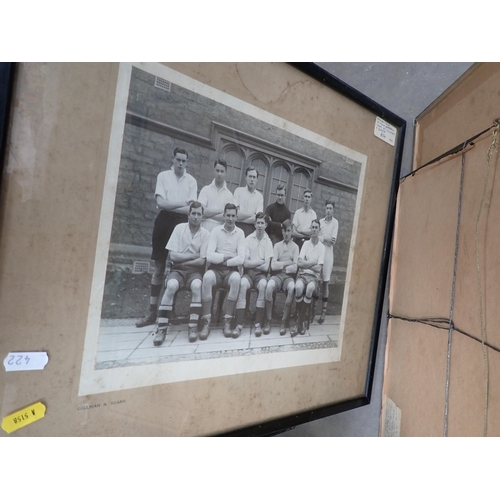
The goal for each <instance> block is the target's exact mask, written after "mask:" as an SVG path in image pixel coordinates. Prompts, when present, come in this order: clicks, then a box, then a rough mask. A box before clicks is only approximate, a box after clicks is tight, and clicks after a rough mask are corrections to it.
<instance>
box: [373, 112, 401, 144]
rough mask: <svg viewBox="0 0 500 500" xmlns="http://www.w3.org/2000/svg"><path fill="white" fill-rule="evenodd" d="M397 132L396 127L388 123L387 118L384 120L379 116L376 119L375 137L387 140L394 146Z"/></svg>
mask: <svg viewBox="0 0 500 500" xmlns="http://www.w3.org/2000/svg"><path fill="white" fill-rule="evenodd" d="M396 132H397V129H396V127H393V126H392V125H391V124H390V123H387V122H386V121H385V120H382V118H379V117H378V116H377V118H376V120H375V130H374V131H373V133H374V134H375V137H378V138H379V139H382V140H383V141H385V142H387V144H390V145H391V146H394V144H396Z"/></svg>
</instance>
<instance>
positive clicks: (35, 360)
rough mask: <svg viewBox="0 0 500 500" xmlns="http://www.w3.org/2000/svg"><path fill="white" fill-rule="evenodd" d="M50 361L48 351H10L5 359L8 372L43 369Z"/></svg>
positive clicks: (4, 362)
mask: <svg viewBox="0 0 500 500" xmlns="http://www.w3.org/2000/svg"><path fill="white" fill-rule="evenodd" d="M48 362H49V357H48V356H47V353H46V352H9V354H7V357H6V358H5V359H4V360H3V366H5V371H7V372H21V371H27V370H43V369H44V368H45V365H46V364H47V363H48Z"/></svg>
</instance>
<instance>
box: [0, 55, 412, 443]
mask: <svg viewBox="0 0 500 500" xmlns="http://www.w3.org/2000/svg"><path fill="white" fill-rule="evenodd" d="M289 65H290V66H291V67H293V68H295V69H297V70H299V71H300V72H301V73H303V74H304V75H307V77H310V78H312V79H314V80H315V81H316V82H319V83H321V85H322V86H324V87H325V88H326V89H329V90H331V91H333V92H335V93H337V94H339V95H340V96H343V97H345V98H347V99H348V100H349V101H351V102H353V103H355V104H356V105H359V106H360V107H361V108H362V109H363V110H366V111H368V112H369V113H370V115H371V116H373V117H378V118H381V119H383V120H384V121H385V122H386V123H387V124H389V125H391V126H392V127H394V129H395V131H396V134H395V136H396V139H395V144H393V146H394V163H393V165H391V166H390V168H391V172H392V174H391V183H390V189H389V191H390V195H389V198H388V199H387V207H384V210H385V208H386V209H387V210H386V213H387V216H386V220H385V230H384V235H383V249H382V255H381V259H380V263H379V267H378V283H377V290H376V299H375V303H374V309H373V318H374V320H373V325H372V327H371V337H370V348H369V359H368V363H367V371H366V375H365V376H364V380H365V383H364V394H363V395H362V396H361V397H354V398H350V399H346V400H342V401H337V402H335V403H332V404H327V405H324V406H320V407H316V408H314V409H312V410H307V411H301V412H297V413H296V414H293V415H288V416H284V417H280V418H276V419H271V420H267V421H263V422H261V423H258V424H256V425H250V426H241V427H239V428H236V429H234V430H230V431H227V432H216V433H213V434H211V435H217V436H227V437H231V436H270V435H275V434H278V433H280V432H283V431H284V430H286V429H289V428H291V427H295V426H296V425H299V424H302V423H306V422H310V421H312V420H316V419H319V418H324V417H326V416H329V415H334V414H336V413H340V412H344V411H348V410H351V409H354V408H358V407H361V406H364V405H367V404H369V403H370V400H371V395H372V390H373V378H374V370H375V360H376V356H377V345H378V340H379V331H380V328H381V323H382V319H383V301H384V296H385V290H386V279H387V274H388V268H389V259H390V252H391V244H392V235H393V229H394V217H395V207H396V196H397V189H398V185H399V178H400V169H401V161H402V152H403V143H404V135H405V127H406V122H405V121H404V120H403V119H401V118H400V117H398V116H397V115H395V114H394V113H392V112H391V111H390V110H388V109H386V108H385V107H383V106H381V105H379V104H378V103H376V102H375V101H373V100H371V99H370V98H368V97H367V96H365V95H363V94H362V93H360V92H358V91H357V90H355V89H354V88H352V87H350V86H349V85H347V84H346V83H344V82H342V81H341V80H340V79H338V78H336V77H335V76H333V75H332V74H330V73H328V72H327V71H325V70H324V69H322V68H321V67H319V66H318V65H316V64H314V63H289ZM0 70H1V71H0V85H1V86H0V111H1V112H2V114H1V115H0V132H1V140H2V143H1V144H0V146H1V149H0V153H1V154H2V155H4V156H5V150H6V148H7V146H6V138H7V137H8V130H7V128H8V127H7V125H8V123H9V113H10V110H12V109H13V103H12V93H13V83H14V72H15V65H13V64H11V63H3V64H2V66H0ZM108 99H109V98H108ZM2 105H3V108H2ZM131 119H132V120H134V119H136V118H131ZM110 121H111V120H110ZM376 140H377V141H378V140H380V139H376ZM386 142H387V141H386ZM1 158H2V157H1V156H0V159H1ZM3 159H4V160H5V158H3ZM387 168H389V167H387ZM320 181H321V183H322V184H328V182H330V181H329V180H328V179H320ZM386 185H387V186H389V182H388V180H387V181H386ZM384 213H385V212H384ZM381 232H382V231H381ZM381 239H382V238H380V240H379V241H381ZM374 267H375V266H374ZM372 290H374V287H373V288H372ZM370 317H371V316H370ZM366 336H367V337H366V338H368V331H366ZM82 343H83V342H82ZM365 349H366V348H365ZM365 352H366V350H365ZM360 385H361V384H360ZM102 392H106V391H102ZM88 394H92V393H88ZM82 409H85V408H84V407H83V406H82V405H80V407H79V408H78V410H82ZM233 427H234V426H233Z"/></svg>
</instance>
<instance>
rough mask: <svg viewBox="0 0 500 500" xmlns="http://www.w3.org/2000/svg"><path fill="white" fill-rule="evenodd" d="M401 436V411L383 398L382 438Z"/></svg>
mask: <svg viewBox="0 0 500 500" xmlns="http://www.w3.org/2000/svg"><path fill="white" fill-rule="evenodd" d="M400 435H401V410H400V409H399V408H398V407H397V406H396V403H394V401H392V399H390V398H388V397H387V396H386V397H385V405H384V428H383V433H382V436H383V437H399V436H400Z"/></svg>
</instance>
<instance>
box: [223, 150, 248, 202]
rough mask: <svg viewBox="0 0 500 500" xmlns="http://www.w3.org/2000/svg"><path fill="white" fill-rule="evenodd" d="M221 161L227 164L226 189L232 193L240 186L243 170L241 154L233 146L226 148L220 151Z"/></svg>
mask: <svg viewBox="0 0 500 500" xmlns="http://www.w3.org/2000/svg"><path fill="white" fill-rule="evenodd" d="M221 156H222V159H224V160H226V162H227V175H226V183H227V187H228V189H229V190H230V191H231V192H232V193H233V192H234V190H235V189H236V188H237V187H238V186H239V185H240V180H241V177H242V169H243V163H244V158H243V153H242V152H241V151H239V149H237V148H236V147H235V146H226V147H225V148H224V149H223V150H222V155H221Z"/></svg>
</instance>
